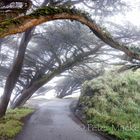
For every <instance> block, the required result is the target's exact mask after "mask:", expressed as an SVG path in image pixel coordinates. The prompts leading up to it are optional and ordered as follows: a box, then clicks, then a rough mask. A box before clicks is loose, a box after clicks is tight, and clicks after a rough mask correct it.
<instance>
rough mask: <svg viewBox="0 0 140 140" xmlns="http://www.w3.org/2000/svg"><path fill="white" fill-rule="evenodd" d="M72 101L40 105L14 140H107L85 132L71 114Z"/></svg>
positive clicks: (57, 101)
mask: <svg viewBox="0 0 140 140" xmlns="http://www.w3.org/2000/svg"><path fill="white" fill-rule="evenodd" d="M72 102H73V99H61V100H60V99H54V100H52V101H48V102H44V103H41V104H40V106H39V107H38V109H37V111H36V112H35V113H34V114H33V115H32V116H31V117H30V119H29V120H28V121H27V123H26V125H25V127H24V129H23V131H22V132H21V133H20V134H19V135H18V136H17V137H16V139H15V140H107V139H105V138H102V137H101V136H99V135H97V134H95V133H90V132H87V131H86V130H85V129H84V127H83V125H82V124H81V123H80V121H78V119H77V118H75V117H74V115H73V114H72V113H71V111H70V108H69V106H70V105H71V103H72Z"/></svg>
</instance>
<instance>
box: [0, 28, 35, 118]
mask: <svg viewBox="0 0 140 140" xmlns="http://www.w3.org/2000/svg"><path fill="white" fill-rule="evenodd" d="M31 31H32V29H29V30H28V31H26V32H25V33H24V35H23V37H22V40H21V43H20V46H19V49H18V55H17V58H16V60H15V62H14V64H13V67H12V69H11V71H10V73H9V75H8V77H7V80H6V84H5V88H4V93H3V96H2V98H1V102H0V117H2V116H4V115H5V113H6V110H7V107H8V103H9V101H10V97H11V94H12V91H13V89H14V87H15V84H16V82H17V80H18V77H19V75H20V72H21V69H22V65H23V60H24V56H25V52H26V48H27V45H28V43H29V40H30V38H31Z"/></svg>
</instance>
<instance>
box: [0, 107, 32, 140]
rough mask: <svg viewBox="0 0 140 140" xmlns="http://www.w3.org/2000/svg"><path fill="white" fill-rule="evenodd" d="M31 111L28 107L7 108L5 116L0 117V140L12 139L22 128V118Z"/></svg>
mask: <svg viewBox="0 0 140 140" xmlns="http://www.w3.org/2000/svg"><path fill="white" fill-rule="evenodd" d="M32 112H33V110H32V109H29V108H20V109H15V110H8V111H7V114H6V115H5V117H3V118H1V119H0V140H13V138H14V137H15V136H16V135H17V134H18V133H19V132H20V131H21V130H22V127H23V118H25V117H26V116H27V115H29V114H30V113H32Z"/></svg>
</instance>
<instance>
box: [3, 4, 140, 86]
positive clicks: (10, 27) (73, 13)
mask: <svg viewBox="0 0 140 140" xmlns="http://www.w3.org/2000/svg"><path fill="white" fill-rule="evenodd" d="M57 19H71V20H77V21H79V22H81V23H82V24H85V25H86V26H88V27H89V28H90V29H91V30H92V32H93V33H94V34H95V35H96V36H97V37H99V38H100V39H101V40H103V41H104V42H105V43H107V44H108V45H110V46H111V47H113V48H116V49H119V50H121V51H123V52H125V53H126V54H127V55H129V56H130V57H132V58H135V59H138V60H140V56H139V54H138V53H137V52H136V51H134V50H132V49H131V48H129V47H127V46H125V45H123V44H121V43H119V42H117V41H116V40H114V39H113V37H112V36H111V35H110V34H109V33H108V32H107V31H106V30H102V28H100V27H99V25H97V24H96V23H95V22H94V21H93V20H91V18H90V17H89V16H87V14H85V13H82V12H81V11H79V10H76V9H74V8H67V7H66V8H65V7H52V6H49V7H44V8H41V9H38V10H36V11H35V12H33V13H31V14H29V15H25V16H21V17H19V18H16V19H11V20H9V21H8V22H7V21H6V22H2V23H1V24H0V36H1V37H4V36H6V35H10V34H14V33H19V32H23V31H25V30H27V29H29V28H31V27H33V26H36V25H39V24H41V23H43V22H46V21H52V20H57ZM78 59H79V58H78ZM61 72H62V71H61ZM41 85H42V84H41Z"/></svg>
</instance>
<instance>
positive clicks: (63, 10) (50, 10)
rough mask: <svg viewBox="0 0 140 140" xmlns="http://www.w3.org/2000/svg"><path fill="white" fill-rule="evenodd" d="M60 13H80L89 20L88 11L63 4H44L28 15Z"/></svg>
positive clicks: (38, 15) (37, 15)
mask: <svg viewBox="0 0 140 140" xmlns="http://www.w3.org/2000/svg"><path fill="white" fill-rule="evenodd" d="M60 13H68V14H77V15H82V16H83V17H86V18H88V19H90V20H91V18H90V15H89V13H86V12H85V11H81V10H78V9H75V7H64V6H55V7H54V6H44V7H42V8H40V9H37V10H36V11H34V12H33V13H31V14H30V15H29V16H31V17H40V16H47V15H54V14H60Z"/></svg>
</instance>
